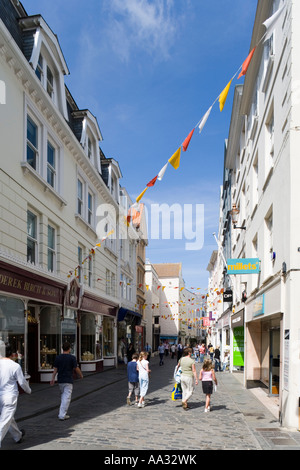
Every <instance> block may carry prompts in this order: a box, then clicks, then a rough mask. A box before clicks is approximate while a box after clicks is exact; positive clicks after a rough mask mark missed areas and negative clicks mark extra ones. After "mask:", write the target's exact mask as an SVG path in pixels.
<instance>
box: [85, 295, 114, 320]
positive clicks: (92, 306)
mask: <svg viewBox="0 0 300 470" xmlns="http://www.w3.org/2000/svg"><path fill="white" fill-rule="evenodd" d="M80 310H82V311H85V312H92V313H99V314H101V315H110V316H114V317H115V316H116V315H117V307H114V306H112V305H108V304H105V303H103V301H102V300H101V299H97V298H95V297H91V296H89V295H87V293H85V294H84V295H83V297H82V302H81V306H80Z"/></svg>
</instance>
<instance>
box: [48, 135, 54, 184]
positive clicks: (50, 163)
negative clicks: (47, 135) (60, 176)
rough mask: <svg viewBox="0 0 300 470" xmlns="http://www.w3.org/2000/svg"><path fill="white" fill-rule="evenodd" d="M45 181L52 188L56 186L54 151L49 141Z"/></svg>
mask: <svg viewBox="0 0 300 470" xmlns="http://www.w3.org/2000/svg"><path fill="white" fill-rule="evenodd" d="M47 183H49V184H50V186H52V187H53V188H55V186H56V152H55V148H54V147H53V145H51V144H50V142H49V141H48V144H47Z"/></svg>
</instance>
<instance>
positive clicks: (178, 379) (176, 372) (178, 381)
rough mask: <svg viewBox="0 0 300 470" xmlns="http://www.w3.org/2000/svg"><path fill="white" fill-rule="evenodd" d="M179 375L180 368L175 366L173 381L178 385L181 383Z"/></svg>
mask: <svg viewBox="0 0 300 470" xmlns="http://www.w3.org/2000/svg"><path fill="white" fill-rule="evenodd" d="M181 373H182V370H181V367H180V366H179V367H178V365H177V366H176V367H175V370H174V379H175V382H176V383H177V384H180V382H181Z"/></svg>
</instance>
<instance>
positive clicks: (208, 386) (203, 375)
mask: <svg viewBox="0 0 300 470" xmlns="http://www.w3.org/2000/svg"><path fill="white" fill-rule="evenodd" d="M199 380H201V381H202V390H203V393H205V395H206V400H205V409H204V412H205V413H207V412H208V411H210V396H211V394H212V392H213V381H214V382H215V384H216V385H218V382H217V379H216V376H215V371H214V370H213V365H212V361H211V359H205V361H204V363H203V368H202V369H201V371H200V375H199Z"/></svg>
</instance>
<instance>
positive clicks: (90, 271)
mask: <svg viewBox="0 0 300 470" xmlns="http://www.w3.org/2000/svg"><path fill="white" fill-rule="evenodd" d="M88 285H89V287H93V258H92V255H90V256H89V262H88Z"/></svg>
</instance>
